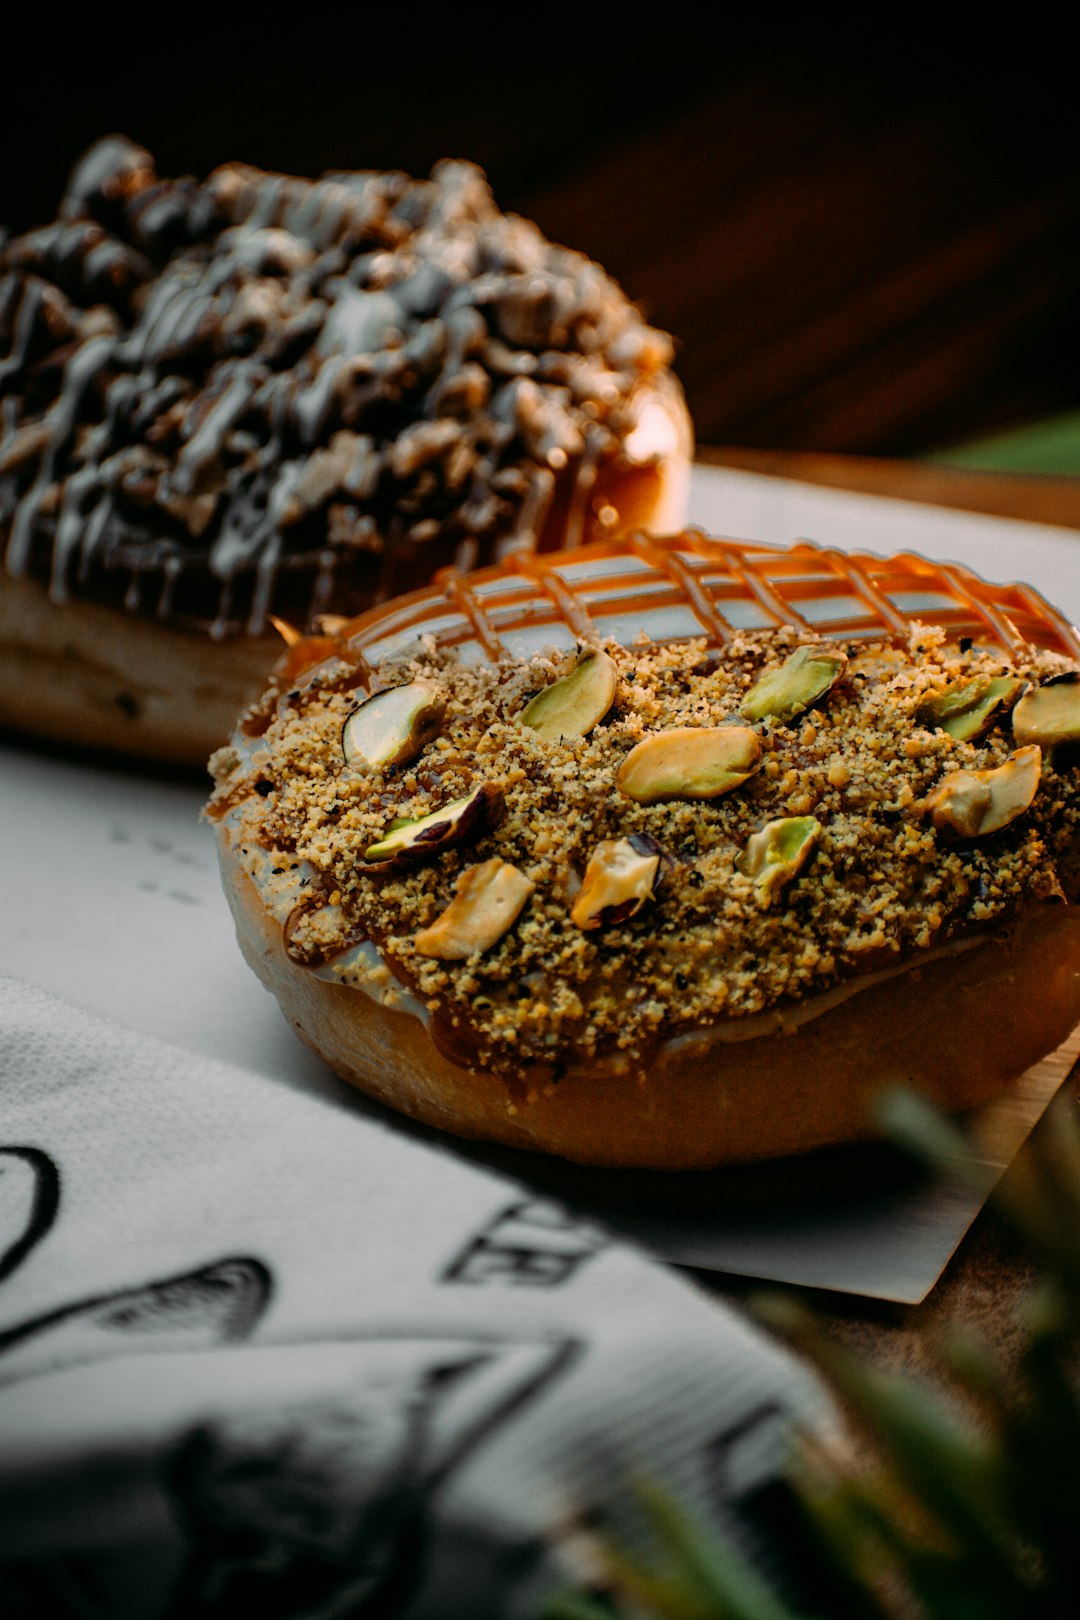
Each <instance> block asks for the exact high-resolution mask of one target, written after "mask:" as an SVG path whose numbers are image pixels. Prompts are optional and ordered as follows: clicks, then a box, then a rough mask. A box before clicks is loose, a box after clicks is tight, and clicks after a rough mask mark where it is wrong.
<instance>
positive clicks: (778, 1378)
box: [0, 979, 828, 1620]
mask: <svg viewBox="0 0 1080 1620" xmlns="http://www.w3.org/2000/svg"><path fill="white" fill-rule="evenodd" d="M0 1067H2V1086H3V1092H2V1094H3V1105H2V1106H3V1112H2V1118H3V1127H2V1132H0V1612H3V1613H5V1614H7V1613H12V1614H24V1613H25V1614H26V1615H30V1614H44V1613H49V1614H52V1613H57V1614H61V1615H66V1614H70V1615H72V1616H75V1615H80V1616H87V1615H95V1616H101V1617H105V1616H108V1617H109V1620H121V1617H125V1620H127V1617H130V1620H135V1617H138V1620H144V1617H146V1620H151V1617H153V1620H158V1617H160V1620H164V1617H166V1616H169V1617H173V1616H175V1617H177V1620H179V1617H180V1616H189V1615H192V1614H199V1615H211V1616H216V1615H221V1616H225V1615H229V1616H236V1615H240V1614H247V1613H258V1614H259V1615H260V1617H261V1620H275V1617H284V1616H299V1615H305V1616H330V1615H338V1614H344V1613H346V1612H348V1613H349V1614H350V1615H359V1614H368V1613H371V1614H374V1613H376V1612H378V1613H379V1614H394V1615H398V1614H401V1615H408V1616H410V1617H413V1616H417V1617H418V1616H436V1615H437V1616H446V1615H458V1614H461V1615H470V1616H479V1615H484V1616H487V1615H492V1616H498V1615H508V1616H510V1615H513V1616H518V1615H526V1614H530V1613H533V1612H534V1611H535V1604H536V1602H537V1600H538V1598H539V1596H540V1595H541V1594H542V1593H543V1592H545V1591H546V1590H549V1589H550V1588H551V1587H552V1586H553V1585H555V1586H557V1585H558V1584H559V1583H560V1582H561V1581H563V1580H565V1578H566V1577H565V1571H563V1570H561V1568H560V1565H559V1561H558V1548H559V1546H560V1543H561V1542H563V1541H564V1539H565V1538H566V1536H567V1534H568V1532H569V1530H570V1528H571V1526H572V1525H573V1524H574V1522H575V1521H576V1520H577V1519H578V1518H579V1517H580V1515H581V1514H582V1513H589V1514H594V1513H596V1512H597V1511H604V1510H607V1511H609V1512H611V1513H614V1514H616V1515H617V1514H618V1513H619V1512H620V1511H621V1506H620V1504H622V1503H623V1493H624V1489H625V1485H626V1482H627V1481H628V1480H630V1479H631V1478H633V1477H641V1476H648V1477H652V1478H656V1479H663V1480H665V1481H666V1482H668V1483H669V1484H670V1485H672V1486H674V1488H675V1489H676V1490H678V1491H679V1492H681V1493H683V1494H684V1495H685V1496H686V1497H687V1499H688V1500H690V1501H691V1502H694V1503H696V1504H697V1505H698V1507H699V1508H700V1509H701V1510H702V1511H705V1512H708V1513H709V1514H710V1515H711V1516H712V1517H714V1518H716V1519H718V1520H719V1521H720V1522H721V1523H722V1524H724V1525H726V1526H727V1528H728V1530H729V1531H730V1533H731V1534H732V1536H733V1537H734V1538H735V1539H736V1540H737V1541H740V1542H741V1543H742V1545H743V1546H744V1547H748V1548H751V1549H753V1548H756V1549H757V1555H758V1556H761V1546H762V1543H761V1541H760V1525H759V1524H758V1523H757V1521H756V1518H755V1513H756V1509H757V1507H758V1506H760V1503H761V1502H762V1500H763V1493H766V1494H767V1493H768V1489H769V1487H770V1484H771V1483H772V1482H774V1481H775V1479H776V1477H777V1474H778V1471H779V1470H780V1469H781V1468H782V1466H783V1462H784V1458H785V1454H786V1450H787V1446H788V1443H789V1438H790V1429H791V1424H792V1420H793V1418H797V1419H798V1420H799V1421H801V1422H804V1423H822V1422H827V1421H828V1416H827V1411H826V1407H825V1404H824V1401H823V1398H822V1397H821V1395H820V1393H819V1391H818V1390H817V1388H816V1386H815V1385H814V1384H813V1383H812V1381H811V1380H810V1378H809V1377H808V1375H807V1374H806V1373H805V1372H804V1370H803V1369H802V1368H801V1367H799V1366H798V1365H797V1364H796V1363H795V1362H794V1361H793V1360H792V1359H791V1358H790V1357H789V1356H788V1355H786V1354H785V1353H784V1352H782V1351H781V1350H779V1349H778V1348H777V1347H775V1346H773V1345H772V1344H771V1343H769V1342H767V1341H766V1340H765V1339H763V1338H762V1337H761V1336H760V1335H759V1334H758V1333H757V1332H755V1331H754V1330H752V1329H751V1328H749V1327H748V1326H747V1325H746V1324H745V1323H744V1322H742V1321H741V1320H739V1319H737V1318H736V1317H735V1316H733V1315H732V1314H731V1313H729V1312H727V1311H726V1310H724V1309H722V1308H720V1307H718V1306H717V1305H716V1304H715V1303H714V1302H711V1301H709V1300H707V1299H706V1298H705V1297H704V1296H702V1295H700V1294H698V1293H697V1292H696V1291H694V1290H693V1289H692V1288H691V1287H690V1286H689V1285H688V1284H686V1283H685V1282H683V1281H682V1280H680V1279H679V1278H678V1277H677V1276H675V1275H674V1274H672V1273H670V1272H668V1271H665V1270H664V1269H663V1268H661V1267H660V1266H658V1265H656V1264H654V1263H652V1262H650V1261H649V1260H647V1259H646V1258H644V1257H643V1256H642V1255H640V1254H638V1253H637V1252H635V1251H634V1250H633V1249H631V1248H629V1247H626V1246H624V1245H623V1244H621V1243H616V1242H614V1241H611V1240H610V1239H609V1238H608V1237H607V1235H606V1233H605V1232H604V1231H603V1230H602V1229H601V1228H599V1227H597V1226H595V1225H593V1224H591V1223H590V1222H587V1221H583V1220H581V1219H580V1218H577V1217H575V1216H574V1215H572V1214H569V1213H567V1212H566V1211H565V1210H564V1209H563V1208H562V1207H560V1206H559V1205H557V1204H554V1203H550V1202H547V1201H545V1200H543V1199H540V1198H538V1197H536V1196H535V1195H533V1194H530V1193H528V1192H525V1191H523V1190H522V1189H521V1188H520V1187H518V1186H516V1185H515V1184H514V1183H513V1182H512V1181H510V1180H508V1179H503V1178H501V1177H498V1176H496V1175H494V1174H492V1173H490V1172H488V1171H485V1170H483V1169H478V1168H475V1167H473V1166H471V1165H469V1164H467V1163H465V1162H463V1161H462V1160H460V1159H458V1158H455V1157H452V1156H450V1155H446V1154H442V1153H439V1152H437V1151H433V1150H431V1149H429V1148H427V1147H426V1146H425V1145H424V1144H423V1143H421V1142H417V1141H415V1140H411V1139H409V1138H408V1137H407V1136H405V1135H402V1134H400V1133H398V1132H395V1131H393V1130H390V1129H387V1128H385V1127H384V1126H382V1125H381V1124H380V1123H379V1122H378V1121H377V1120H373V1119H371V1118H369V1117H365V1116H364V1115H362V1114H359V1113H357V1114H350V1113H348V1112H344V1111H342V1109H341V1108H340V1107H338V1106H336V1105H335V1103H334V1102H333V1101H331V1100H328V1099H326V1098H323V1097H320V1096H318V1095H312V1094H305V1093H303V1092H301V1091H296V1090H293V1089H291V1088H288V1087H283V1086H275V1085H273V1084H267V1083H266V1081H265V1079H264V1078H263V1077H260V1076H257V1075H252V1074H249V1073H246V1072H243V1071H242V1070H240V1069H237V1068H232V1067H229V1066H227V1065H225V1064H223V1063H219V1062H216V1061H214V1060H212V1059H209V1058H205V1057H200V1056H198V1055H195V1054H193V1053H191V1052H189V1051H182V1050H180V1049H178V1048H175V1047H171V1046H167V1045H164V1044H162V1043H160V1042H157V1041H155V1040H152V1039H150V1038H147V1037H145V1036H143V1035H138V1034H134V1033H132V1032H130V1031H128V1030H125V1029H122V1028H120V1027H119V1026H117V1025H113V1024H111V1023H109V1022H107V1021H105V1020H101V1019H98V1018H96V1017H92V1016H89V1015H87V1014H86V1013H84V1012H82V1011H78V1010H76V1009H74V1008H72V1007H70V1006H68V1005H66V1004H64V1003H62V1002H60V1001H57V1000H55V999H53V998H52V997H50V996H48V995H46V994H44V993H43V992H41V991H40V990H37V989H33V988H30V987H28V986H25V985H23V984H21V983H18V982H15V981H12V980H10V979H8V980H3V979H0ZM766 1545H767V1543H766ZM772 1551H773V1553H774V1554H777V1555H778V1549H777V1548H775V1547H774V1548H773V1549H772Z"/></svg>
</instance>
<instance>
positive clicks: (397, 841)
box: [364, 782, 502, 866]
mask: <svg viewBox="0 0 1080 1620" xmlns="http://www.w3.org/2000/svg"><path fill="white" fill-rule="evenodd" d="M501 812H502V789H501V788H499V787H496V786H495V784H494V783H493V782H482V783H481V784H480V786H479V787H478V788H476V789H475V791H474V792H472V793H470V794H469V796H468V797H467V798H465V799H452V800H451V801H450V803H449V804H446V805H443V807H442V809H441V810H433V811H432V812H431V814H430V815H428V816H420V817H419V819H418V820H416V821H401V820H398V821H393V822H391V823H390V826H389V827H388V828H387V830H386V832H384V834H383V836H382V837H381V838H380V839H379V840H378V842H377V843H374V844H369V845H368V847H367V849H366V850H365V851H364V859H365V861H371V862H372V863H376V862H377V863H380V864H382V865H394V866H399V865H400V866H406V865H411V864H412V863H414V862H416V861H423V860H426V859H427V857H428V856H429V855H439V854H441V853H442V851H443V850H444V849H451V848H453V846H454V845H456V844H464V843H467V842H469V841H470V840H471V839H473V838H479V837H480V836H481V835H482V834H483V833H485V832H487V831H488V830H489V829H490V828H491V827H493V826H494V825H495V823H496V822H497V821H498V819H499V816H500V814H501Z"/></svg>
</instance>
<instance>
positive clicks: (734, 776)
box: [615, 726, 761, 804]
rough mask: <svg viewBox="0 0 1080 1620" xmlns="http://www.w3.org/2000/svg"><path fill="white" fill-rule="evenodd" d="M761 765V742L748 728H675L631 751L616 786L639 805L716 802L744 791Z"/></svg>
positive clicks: (621, 766) (659, 734)
mask: <svg viewBox="0 0 1080 1620" xmlns="http://www.w3.org/2000/svg"><path fill="white" fill-rule="evenodd" d="M760 763H761V742H760V740H759V738H758V736H757V733H756V732H754V731H751V729H750V727H749V726H673V727H672V728H671V729H669V730H667V731H658V732H656V733H655V734H654V735H653V736H651V737H646V738H645V739H644V741H643V742H639V743H638V745H637V747H636V748H632V749H631V750H630V752H629V753H628V754H627V756H626V758H625V759H624V760H623V762H622V764H621V765H620V767H619V771H618V775H617V776H616V778H615V785H616V787H617V788H618V790H619V792H620V793H621V794H622V795H623V797H624V798H627V799H633V800H634V801H635V803H636V804H656V803H658V802H659V801H660V800H662V799H716V798H719V796H720V794H722V793H730V792H731V790H732V788H737V787H741V786H742V784H743V783H744V782H745V781H747V779H748V778H749V777H751V776H752V775H753V774H754V772H755V771H756V770H757V768H758V766H759V765H760Z"/></svg>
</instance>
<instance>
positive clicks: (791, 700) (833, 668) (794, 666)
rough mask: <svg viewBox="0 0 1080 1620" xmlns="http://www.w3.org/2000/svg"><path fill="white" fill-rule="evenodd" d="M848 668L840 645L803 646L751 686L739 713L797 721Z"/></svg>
mask: <svg viewBox="0 0 1080 1620" xmlns="http://www.w3.org/2000/svg"><path fill="white" fill-rule="evenodd" d="M846 668H847V659H846V658H845V656H844V654H843V653H842V652H841V651H840V650H839V648H838V647H800V648H799V649H798V651H797V652H793V653H792V655H791V657H790V658H785V660H784V662H783V663H782V664H781V665H780V667H779V669H770V670H769V671H768V672H767V673H766V674H764V675H763V676H762V677H761V679H760V681H758V682H757V683H756V685H754V686H752V687H751V688H750V690H749V692H747V694H746V696H745V697H744V698H743V700H742V703H741V704H740V705H739V713H740V714H741V715H742V716H743V718H744V719H745V720H794V718H795V716H796V715H799V714H802V712H803V710H804V709H809V708H810V707H811V706H812V705H813V704H815V703H818V702H819V701H820V700H821V699H822V698H823V697H824V696H825V694H826V692H829V691H831V690H832V688H833V687H834V686H835V685H836V683H837V681H838V680H839V679H840V677H841V675H842V674H843V673H844V671H845V669H846Z"/></svg>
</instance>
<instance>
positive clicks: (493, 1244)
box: [440, 1198, 611, 1288]
mask: <svg viewBox="0 0 1080 1620" xmlns="http://www.w3.org/2000/svg"><path fill="white" fill-rule="evenodd" d="M610 1241H611V1240H610V1238H609V1237H608V1235H607V1233H606V1232H604V1231H602V1230H601V1228H600V1227H598V1226H594V1225H593V1224H592V1222H591V1221H583V1220H581V1219H580V1218H579V1217H578V1216H576V1215H573V1214H571V1213H570V1211H569V1210H565V1209H563V1208H562V1207H561V1206H560V1205H558V1204H549V1203H547V1202H546V1201H545V1200H544V1199H540V1198H530V1199H528V1200H526V1201H525V1202H519V1203H514V1204H511V1205H510V1206H509V1207H508V1208H507V1209H504V1210H502V1211H501V1212H500V1213H499V1214H498V1215H496V1217H495V1219H494V1220H493V1221H490V1222H489V1223H488V1225H487V1226H485V1227H484V1229H483V1231H481V1232H480V1233H478V1234H477V1236H476V1237H474V1238H472V1239H471V1240H470V1242H469V1243H467V1244H466V1245H465V1247H464V1249H462V1250H461V1251H460V1253H458V1254H457V1255H456V1256H455V1257H454V1259H453V1260H451V1262H450V1264H449V1265H448V1266H447V1267H446V1269H445V1271H444V1272H443V1274H442V1277H441V1279H440V1280H441V1281H442V1282H447V1283H472V1284H489V1283H502V1284H508V1285H510V1286H511V1287H520V1288H557V1287H558V1286H559V1285H560V1284H561V1283H564V1282H569V1281H570V1279H571V1277H573V1276H574V1275H575V1273H576V1272H577V1271H578V1270H579V1269H580V1267H581V1266H583V1265H584V1264H585V1262H586V1261H587V1260H591V1259H592V1258H593V1256H594V1255H596V1254H599V1253H600V1251H601V1249H603V1248H606V1247H607V1245H608V1243H609V1242H610Z"/></svg>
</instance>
